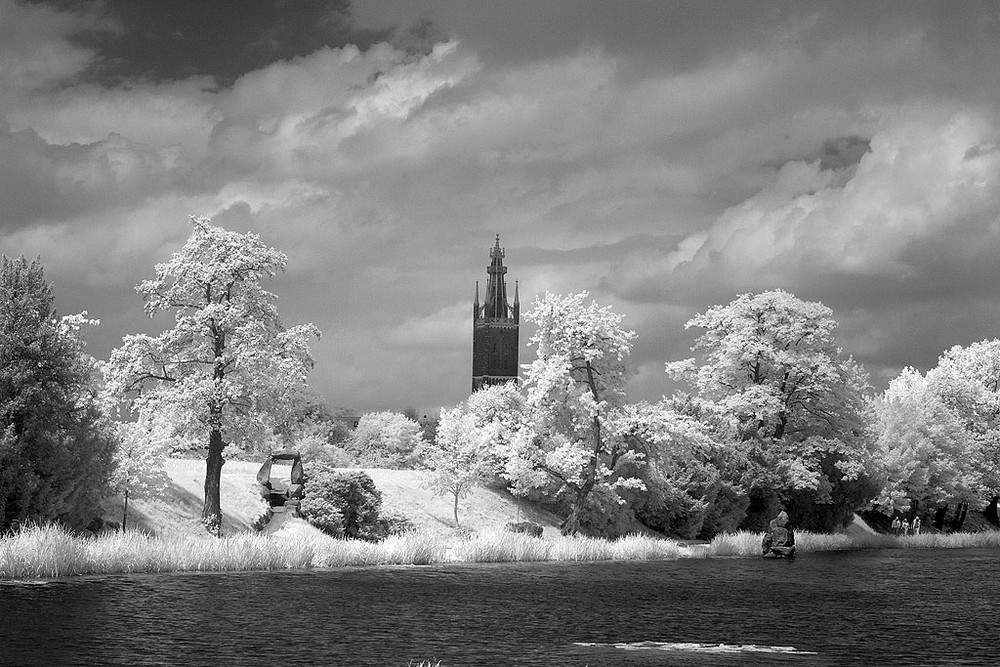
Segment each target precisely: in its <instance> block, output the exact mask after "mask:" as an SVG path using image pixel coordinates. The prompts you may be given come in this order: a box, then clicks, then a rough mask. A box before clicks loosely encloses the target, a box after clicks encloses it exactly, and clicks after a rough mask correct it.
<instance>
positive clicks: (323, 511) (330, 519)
mask: <svg viewBox="0 0 1000 667" xmlns="http://www.w3.org/2000/svg"><path fill="white" fill-rule="evenodd" d="M299 513H300V514H301V515H302V516H303V517H304V518H305V520H306V521H308V522H309V523H311V524H312V525H314V526H316V527H317V528H319V529H320V530H322V531H323V532H324V533H326V534H327V535H331V536H333V537H342V536H343V535H344V519H343V516H342V515H341V514H340V510H338V509H337V508H336V507H335V506H334V505H333V503H332V502H330V501H329V500H327V499H326V498H324V497H322V496H319V495H314V494H311V495H307V496H306V497H305V498H303V499H302V502H301V503H300V504H299Z"/></svg>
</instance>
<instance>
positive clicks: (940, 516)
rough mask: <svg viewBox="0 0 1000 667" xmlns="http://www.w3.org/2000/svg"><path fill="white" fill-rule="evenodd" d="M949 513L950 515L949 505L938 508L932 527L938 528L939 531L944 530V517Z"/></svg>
mask: <svg viewBox="0 0 1000 667" xmlns="http://www.w3.org/2000/svg"><path fill="white" fill-rule="evenodd" d="M947 513H948V506H947V505H941V506H939V507H938V508H937V511H936V512H934V522H933V523H932V524H931V525H932V526H934V527H935V528H937V529H938V530H944V517H945V515H946V514H947Z"/></svg>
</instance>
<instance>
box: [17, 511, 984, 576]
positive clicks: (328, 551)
mask: <svg viewBox="0 0 1000 667" xmlns="http://www.w3.org/2000/svg"><path fill="white" fill-rule="evenodd" d="M760 540H761V534H759V533H748V532H743V533H730V534H724V535H720V536H717V537H716V538H715V539H714V540H712V542H710V543H705V544H687V543H682V542H679V541H675V540H670V539H666V538H658V537H650V536H643V535H629V536H626V537H623V538H620V539H618V540H604V539H600V538H592V537H564V536H560V537H557V538H536V537H528V536H526V535H523V534H518V533H510V532H507V531H500V530H491V531H484V532H482V533H478V534H475V535H471V536H466V537H459V536H456V535H453V534H441V533H437V534H434V533H426V532H424V533H422V532H411V533H406V534H403V535H397V536H391V537H388V538H386V539H384V540H382V541H381V542H362V541H357V540H338V539H334V538H331V537H328V536H326V535H324V534H322V533H320V532H319V531H317V530H315V529H314V528H312V526H309V525H308V524H307V523H306V522H304V521H300V520H296V521H295V522H293V523H291V524H290V525H289V526H286V527H285V528H283V529H282V530H279V531H277V532H275V533H274V534H273V535H259V534H250V533H242V534H237V535H233V536H229V537H223V538H221V539H219V538H213V537H210V536H208V535H207V534H206V535H204V536H201V535H197V536H195V535H189V536H183V537H175V536H171V537H152V536H149V535H145V534H143V533H139V532H136V531H126V532H124V533H107V534H103V535H100V536H97V537H77V536H74V535H71V534H69V533H68V532H66V531H64V530H62V529H60V528H58V527H53V526H48V527H30V528H27V529H25V530H22V531H21V532H20V533H17V534H14V535H10V536H5V537H2V538H0V581H2V582H5V583H9V582H11V581H19V582H23V581H47V580H59V579H66V578H70V577H79V576H94V575H110V574H140V573H151V574H152V573H165V572H245V571H256V572H259V571H293V570H312V571H317V570H325V569H338V568H343V567H384V566H400V565H404V566H425V565H447V564H453V563H458V564H475V563H531V562H580V563H583V562H622V561H675V560H681V559H708V558H759V557H760ZM796 542H797V547H798V549H799V554H800V555H805V554H808V553H815V552H825V551H845V550H867V549H906V548H917V549H920V548H924V549H926V548H951V549H954V548H1000V531H990V532H985V533H952V534H947V535H946V534H924V535H913V536H904V537H895V536H889V535H877V534H876V535H871V536H868V537H865V538H858V537H852V536H848V535H844V534H836V535H827V534H814V533H805V532H803V533H800V534H799V535H798V538H797V540H796Z"/></svg>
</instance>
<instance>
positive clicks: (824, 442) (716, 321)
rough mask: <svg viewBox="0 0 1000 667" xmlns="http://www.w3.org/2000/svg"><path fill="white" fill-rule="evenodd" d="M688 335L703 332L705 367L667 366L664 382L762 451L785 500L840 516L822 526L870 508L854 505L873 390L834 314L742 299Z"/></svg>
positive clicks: (760, 297)
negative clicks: (804, 497) (685, 391)
mask: <svg viewBox="0 0 1000 667" xmlns="http://www.w3.org/2000/svg"><path fill="white" fill-rule="evenodd" d="M686 326H687V327H689V328H690V327H699V328H701V329H704V333H702V334H701V335H700V336H699V337H698V338H697V339H696V341H695V345H694V347H693V348H692V350H693V351H695V352H699V353H700V354H701V360H700V363H699V361H698V360H696V359H687V360H684V361H678V362H670V363H667V365H666V370H667V373H668V374H670V375H671V376H673V377H674V378H676V379H678V380H681V381H683V382H685V383H687V384H688V385H689V386H690V387H691V388H692V390H693V392H694V395H695V397H696V399H697V400H698V401H700V402H701V404H702V405H701V409H702V410H703V411H704V412H705V413H711V414H715V415H722V416H723V417H724V418H725V419H727V420H728V421H729V425H728V430H731V431H732V432H734V433H736V434H737V437H739V438H740V439H742V440H744V441H749V440H753V441H755V442H756V443H757V444H758V446H759V454H760V458H761V460H762V462H763V463H764V464H765V465H766V466H767V467H771V468H772V469H774V470H775V471H776V472H777V473H778V475H779V478H780V480H781V481H780V482H779V484H780V485H781V486H783V487H784V488H785V489H786V490H787V491H788V492H790V493H791V492H793V491H800V492H809V493H812V494H814V495H813V497H812V498H811V499H810V500H808V502H803V506H805V505H815V504H816V502H817V501H818V502H819V503H821V504H829V505H830V506H831V509H833V508H834V506H836V507H837V508H839V509H836V511H835V512H834V515H835V516H834V515H831V517H827V518H824V519H822V522H828V521H833V520H834V519H835V523H836V522H839V521H841V520H842V519H846V518H847V517H849V516H850V512H849V511H847V510H848V509H849V507H848V505H855V504H856V505H860V504H863V502H864V501H863V500H860V501H859V499H858V498H855V497H854V495H856V494H861V495H864V493H866V491H864V490H862V489H861V486H868V485H867V484H857V485H856V484H854V482H855V481H857V480H858V479H859V477H861V476H862V475H863V473H866V472H867V471H869V470H870V468H871V466H872V460H871V451H870V446H869V443H868V441H867V439H866V433H867V429H866V425H867V423H868V407H867V404H866V402H865V397H866V395H867V394H868V393H869V392H870V387H869V384H868V378H867V375H866V374H865V372H864V370H863V369H862V368H861V367H860V366H859V365H858V364H857V363H856V362H855V361H854V360H853V359H852V358H851V357H849V356H847V355H845V354H844V352H843V351H842V350H841V348H840V347H839V346H838V345H837V343H836V339H835V331H836V326H837V323H836V321H835V320H834V319H833V312H832V311H831V310H830V309H829V308H827V307H826V306H824V305H823V304H822V303H818V302H807V301H802V300H800V299H797V298H796V297H795V296H793V295H792V294H789V293H788V292H785V291H783V290H773V291H768V292H762V293H760V294H743V295H740V296H739V297H737V298H736V299H735V300H734V301H733V302H732V303H730V304H728V305H725V306H714V307H712V308H710V309H708V310H707V311H706V312H704V313H702V314H699V315H697V316H695V317H694V318H693V319H691V320H690V321H689V322H688V323H687V325H686ZM842 482H847V483H848V484H847V485H846V486H844V485H843V484H842ZM767 484H768V485H770V484H771V482H768V483H767ZM855 486H857V487H858V488H854V487H855ZM848 487H850V488H848ZM838 488H839V490H838ZM841 491H843V493H841ZM838 495H839V496H841V499H840V500H838V499H837V498H836V497H835V496H838ZM848 496H850V497H848ZM817 521H820V519H819V518H817ZM813 527H814V528H817V529H820V528H823V529H828V528H832V527H834V526H833V525H829V523H827V524H826V525H822V526H820V525H815V526H813Z"/></svg>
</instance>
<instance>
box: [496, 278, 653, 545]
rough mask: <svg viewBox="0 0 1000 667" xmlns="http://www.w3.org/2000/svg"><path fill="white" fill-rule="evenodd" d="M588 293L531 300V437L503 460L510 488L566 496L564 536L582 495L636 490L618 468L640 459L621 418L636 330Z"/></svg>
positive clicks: (574, 525)
mask: <svg viewBox="0 0 1000 667" xmlns="http://www.w3.org/2000/svg"><path fill="white" fill-rule="evenodd" d="M588 296H589V295H588V293H587V292H582V293H580V294H573V295H569V296H562V295H556V294H549V293H546V294H545V296H544V297H540V298H538V299H536V301H535V303H534V304H532V308H531V310H530V311H529V312H528V313H526V315H525V316H526V318H527V319H528V320H529V321H531V322H534V323H535V324H536V325H537V326H538V330H537V332H536V333H535V334H534V336H532V338H531V339H530V342H529V344H533V345H535V346H536V358H535V360H534V361H533V362H532V363H531V364H530V365H528V366H526V367H525V381H524V389H525V391H526V395H527V398H526V402H525V403H526V409H527V411H528V413H529V415H530V419H531V421H532V424H533V428H534V432H533V437H521V438H518V439H517V442H516V447H515V448H514V450H513V451H512V452H511V453H510V456H508V457H507V473H508V475H509V477H510V478H511V481H512V482H513V483H514V489H515V490H518V489H522V490H523V489H526V488H530V487H532V486H535V485H537V484H538V483H539V482H540V479H541V477H540V475H541V476H543V477H544V478H547V479H549V480H553V481H555V482H556V483H557V484H559V486H560V491H561V492H563V493H566V494H568V496H569V500H570V510H569V515H568V516H567V518H566V520H565V521H564V522H563V526H562V529H563V531H564V532H566V533H576V532H577V531H578V530H579V528H580V526H581V514H582V512H583V510H584V507H585V505H586V503H587V501H588V498H589V497H590V496H591V494H592V493H593V492H594V491H595V489H600V490H603V491H607V492H609V493H610V494H614V495H615V496H616V497H617V490H618V489H620V488H623V487H641V485H642V483H641V482H640V481H639V480H638V479H637V478H635V477H631V476H627V477H623V476H622V475H620V474H619V472H618V467H619V466H620V465H624V464H626V463H635V462H636V461H637V460H638V459H639V458H640V457H639V455H638V454H637V453H636V451H635V447H634V441H632V440H631V438H630V436H629V434H628V426H627V423H626V422H627V420H625V419H624V417H625V413H624V406H625V383H626V381H627V379H628V377H629V370H628V359H629V355H630V353H631V350H632V342H633V340H634V339H635V333H634V332H632V331H628V330H626V329H623V328H622V327H621V320H622V316H621V315H618V314H616V313H614V312H613V311H612V310H611V309H610V308H609V307H603V308H602V307H600V306H598V305H597V304H596V303H595V302H591V303H589V304H587V303H585V302H586V300H587V298H588Z"/></svg>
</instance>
